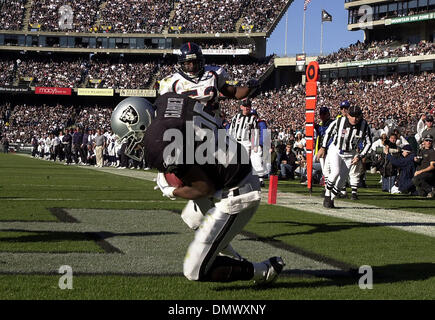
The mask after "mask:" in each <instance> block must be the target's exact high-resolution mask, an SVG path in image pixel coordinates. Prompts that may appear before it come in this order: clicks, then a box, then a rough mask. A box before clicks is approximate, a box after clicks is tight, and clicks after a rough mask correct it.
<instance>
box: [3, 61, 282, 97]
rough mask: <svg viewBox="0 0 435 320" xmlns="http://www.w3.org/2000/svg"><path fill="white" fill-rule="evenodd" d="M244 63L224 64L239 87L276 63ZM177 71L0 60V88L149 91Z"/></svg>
mask: <svg viewBox="0 0 435 320" xmlns="http://www.w3.org/2000/svg"><path fill="white" fill-rule="evenodd" d="M243 61H244V59H243V58H238V59H232V62H231V63H229V64H225V68H227V71H228V73H229V76H230V80H231V81H235V82H238V83H239V84H243V83H246V81H248V80H249V79H250V77H251V78H252V77H255V78H259V77H261V75H262V74H263V73H264V72H265V71H266V70H267V68H268V67H270V66H271V64H272V63H273V56H270V57H267V58H265V59H262V60H258V61H257V60H256V61H257V62H251V63H246V62H243ZM175 68H176V63H175V62H169V61H168V62H163V61H159V60H148V61H147V60H138V59H126V58H120V59H111V58H106V57H102V56H98V57H97V56H93V57H92V58H83V57H71V56H70V57H59V56H45V57H43V56H37V57H35V56H26V55H23V56H19V58H18V59H16V60H11V59H10V58H3V59H0V71H1V74H0V85H6V86H8V85H12V83H13V82H14V81H15V80H17V81H18V80H19V79H22V78H28V79H30V78H32V84H33V85H34V86H40V87H69V88H77V87H94V86H97V87H99V88H114V89H146V88H149V87H150V86H151V84H152V83H153V81H152V80H153V79H154V78H155V77H157V78H160V79H162V78H164V77H165V76H167V75H169V74H170V73H172V72H173V71H174V70H175ZM93 80H101V81H93Z"/></svg>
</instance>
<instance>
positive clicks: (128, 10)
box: [100, 0, 172, 33]
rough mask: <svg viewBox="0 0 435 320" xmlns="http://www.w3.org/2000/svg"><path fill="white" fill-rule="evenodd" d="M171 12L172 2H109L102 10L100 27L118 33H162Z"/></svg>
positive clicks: (160, 0)
mask: <svg viewBox="0 0 435 320" xmlns="http://www.w3.org/2000/svg"><path fill="white" fill-rule="evenodd" d="M171 10H172V3H171V1H166V0H153V1H143V0H128V1H125V0H108V1H107V2H106V4H105V6H104V8H103V9H102V10H101V19H100V25H103V26H110V27H111V28H110V32H116V33H136V32H141V33H162V32H163V30H164V28H165V27H166V26H167V25H168V22H169V13H170V12H171Z"/></svg>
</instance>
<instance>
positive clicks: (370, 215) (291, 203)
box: [263, 193, 435, 237]
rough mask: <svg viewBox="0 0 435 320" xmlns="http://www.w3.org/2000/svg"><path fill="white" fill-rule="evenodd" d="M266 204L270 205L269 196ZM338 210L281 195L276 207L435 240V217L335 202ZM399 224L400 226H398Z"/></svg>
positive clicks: (307, 198)
mask: <svg viewBox="0 0 435 320" xmlns="http://www.w3.org/2000/svg"><path fill="white" fill-rule="evenodd" d="M263 201H266V202H267V195H266V197H264V195H263ZM334 204H335V206H336V207H338V208H335V209H328V208H324V207H323V199H322V198H319V197H310V196H304V195H301V194H295V193H278V195H277V205H279V206H283V207H286V208H292V209H298V210H302V211H310V212H313V213H317V214H321V215H325V216H331V217H336V218H341V219H346V220H351V221H356V222H361V223H376V224H385V226H387V227H390V228H395V229H400V230H404V231H407V232H412V233H418V234H423V235H426V236H429V237H435V216H433V215H429V214H423V213H415V212H409V211H402V210H395V209H386V208H379V207H376V206H371V205H367V204H363V203H359V202H346V201H340V200H337V199H336V200H334ZM395 224H397V225H395Z"/></svg>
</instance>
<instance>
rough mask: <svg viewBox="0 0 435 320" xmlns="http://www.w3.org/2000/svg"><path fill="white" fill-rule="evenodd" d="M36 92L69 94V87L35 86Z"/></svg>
mask: <svg viewBox="0 0 435 320" xmlns="http://www.w3.org/2000/svg"><path fill="white" fill-rule="evenodd" d="M35 93H36V94H55V95H65V96H70V95H71V88H51V87H36V88H35Z"/></svg>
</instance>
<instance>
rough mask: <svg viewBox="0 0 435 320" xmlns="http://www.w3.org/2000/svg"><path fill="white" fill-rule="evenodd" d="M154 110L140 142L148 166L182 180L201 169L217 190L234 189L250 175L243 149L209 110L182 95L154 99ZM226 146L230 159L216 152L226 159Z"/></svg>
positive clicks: (210, 108) (173, 94)
mask: <svg viewBox="0 0 435 320" xmlns="http://www.w3.org/2000/svg"><path fill="white" fill-rule="evenodd" d="M155 107H156V113H157V115H156V118H155V119H154V120H153V121H152V122H151V125H150V126H149V127H148V129H147V130H146V132H145V137H144V140H143V145H144V149H145V154H146V156H145V158H146V162H147V164H148V165H149V166H151V167H153V168H156V169H158V170H159V171H161V172H172V173H175V175H177V177H179V178H180V179H181V180H183V177H184V176H185V174H186V172H187V171H188V170H189V169H190V168H192V166H201V168H202V169H203V171H204V172H205V174H206V175H207V176H208V177H209V178H210V180H211V181H213V182H214V187H215V189H216V190H219V189H223V188H232V187H235V186H237V185H238V184H239V183H240V181H242V180H243V179H244V178H245V177H246V176H247V175H248V174H249V173H250V172H251V170H252V168H251V162H250V159H249V155H248V153H247V152H246V150H245V148H243V147H242V145H240V144H239V143H237V142H236V141H234V140H231V141H230V140H229V139H230V138H229V137H228V136H227V135H226V131H225V129H224V128H223V127H222V123H221V120H220V119H219V118H218V117H216V116H215V113H214V112H213V109H212V107H211V106H206V105H203V104H201V103H199V102H198V101H196V100H193V99H191V98H189V97H187V96H185V95H179V94H176V93H166V94H164V95H162V96H160V97H159V98H157V100H156V102H155ZM219 129H220V130H219ZM219 140H220V141H219ZM228 146H230V148H229V149H230V150H233V151H234V152H233V153H232V156H233V157H231V158H226V157H224V158H222V157H220V158H219V157H218V156H217V155H218V150H219V149H220V150H221V151H223V150H224V149H225V151H224V153H225V154H226V155H228V150H227V148H228ZM222 147H223V148H222ZM213 151H215V152H213ZM222 154H223V153H220V155H221V156H222ZM222 159H224V161H222ZM225 159H226V160H227V161H228V162H229V163H225Z"/></svg>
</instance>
